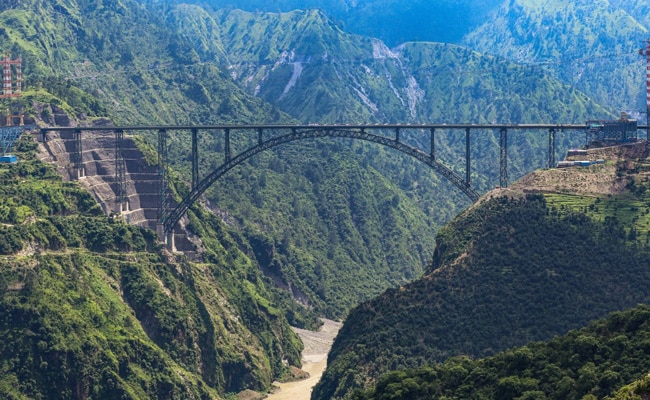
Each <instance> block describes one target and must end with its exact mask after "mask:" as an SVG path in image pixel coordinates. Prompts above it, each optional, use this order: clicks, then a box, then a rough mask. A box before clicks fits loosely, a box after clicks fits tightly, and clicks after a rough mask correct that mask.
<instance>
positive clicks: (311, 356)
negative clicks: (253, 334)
mask: <svg viewBox="0 0 650 400" xmlns="http://www.w3.org/2000/svg"><path fill="white" fill-rule="evenodd" d="M323 322H324V324H323V326H322V327H321V328H320V330H319V331H318V332H312V331H307V330H304V329H297V328H294V330H295V331H296V333H298V335H299V336H300V338H301V339H302V342H303V343H304V345H305V349H304V350H303V351H302V370H303V371H305V372H308V373H309V378H307V379H304V380H301V381H297V382H287V383H276V386H278V387H279V388H280V389H279V390H278V391H277V392H275V393H273V394H270V395H269V396H268V397H267V400H309V397H310V396H311V390H312V388H313V387H314V386H315V385H316V383H318V381H319V380H320V378H321V376H322V375H323V372H324V371H325V367H326V366H327V353H328V352H329V350H330V348H331V347H332V342H333V341H334V338H335V337H336V334H337V333H338V331H339V329H341V323H340V322H335V321H330V320H323Z"/></svg>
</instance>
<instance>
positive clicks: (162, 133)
mask: <svg viewBox="0 0 650 400" xmlns="http://www.w3.org/2000/svg"><path fill="white" fill-rule="evenodd" d="M167 178H168V176H167V131H166V130H164V129H161V130H159V131H158V222H160V223H162V222H164V221H163V218H164V217H165V216H166V215H167V211H168V210H167V207H166V206H167V204H168V202H167V192H168V190H167V188H168V186H167V182H168V180H167Z"/></svg>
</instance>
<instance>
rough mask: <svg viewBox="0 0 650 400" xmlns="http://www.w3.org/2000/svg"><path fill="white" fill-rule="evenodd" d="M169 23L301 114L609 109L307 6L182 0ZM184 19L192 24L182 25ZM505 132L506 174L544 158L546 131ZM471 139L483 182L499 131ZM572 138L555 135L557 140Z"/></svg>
mask: <svg viewBox="0 0 650 400" xmlns="http://www.w3.org/2000/svg"><path fill="white" fill-rule="evenodd" d="M199 16H200V17H199ZM210 18H211V19H212V22H211V23H210V24H203V25H205V26H210V27H213V28H210V29H203V30H202V29H199V28H200V26H197V24H191V21H193V20H195V19H200V20H209V19H210ZM172 22H173V23H174V24H176V25H177V26H178V27H179V30H180V31H181V32H185V34H186V35H187V36H188V37H189V38H195V40H197V41H199V42H201V43H216V46H217V47H218V48H224V49H225V51H226V52H227V54H228V57H227V62H228V68H229V70H230V71H231V74H232V76H233V78H234V79H235V81H236V82H237V83H238V84H239V85H240V86H241V87H242V88H244V89H245V90H246V91H247V92H248V93H250V94H254V95H256V96H259V97H261V98H264V99H265V100H267V101H268V102H270V103H273V104H275V105H277V106H278V107H279V108H281V109H282V110H283V111H285V112H287V113H289V114H291V115H293V116H295V117H296V118H298V119H300V120H302V121H303V122H305V123H315V122H317V123H326V122H329V123H332V122H334V123H360V122H390V123H407V122H413V123H427V122H435V123H442V122H445V123H458V122H466V123H491V122H498V123H548V122H558V123H583V122H584V121H585V120H587V119H596V118H606V117H608V116H610V114H608V112H607V111H606V110H605V109H603V108H602V107H601V106H599V105H598V104H596V103H594V102H593V101H592V100H590V99H589V98H588V97H586V96H585V95H584V94H583V93H580V92H579V91H576V90H575V89H573V88H572V87H570V86H567V85H565V84H562V83H560V82H559V81H558V80H556V79H553V78H550V77H549V76H547V75H545V74H544V72H543V71H542V70H541V69H540V68H538V67H526V66H521V65H517V64H514V63H511V62H507V61H505V60H504V59H500V58H496V57H491V56H484V55H481V54H479V53H476V52H475V51H472V50H470V49H467V48H464V47H460V46H455V45H447V44H440V43H406V44H404V45H401V46H399V47H397V48H394V49H389V48H388V47H387V46H386V45H385V44H383V43H382V42H381V41H379V40H376V39H370V38H366V37H361V36H355V35H350V34H347V33H345V32H342V31H341V30H340V29H339V28H338V27H336V26H335V25H334V24H333V23H332V22H331V20H329V19H327V18H326V17H325V15H324V14H323V13H321V12H319V11H315V10H312V11H293V12H290V13H284V14H274V13H247V12H243V11H239V10H230V11H227V10H221V11H218V12H217V13H213V14H211V13H210V12H208V11H206V10H204V9H202V8H200V7H198V6H184V7H178V8H176V9H175V12H174V13H173V18H172ZM188 26H191V27H192V29H189V30H185V29H188V28H187V27H188ZM214 27H221V30H219V31H217V30H215V28H214ZM242 27H245V28H242ZM213 51H217V48H215V49H213ZM450 136H451V137H450ZM440 138H441V139H440V141H439V143H438V145H437V146H438V149H437V151H438V152H439V153H440V156H441V157H440V158H441V159H442V160H449V161H447V162H448V163H449V164H451V165H453V164H454V163H455V160H458V159H460V157H462V154H461V152H460V151H459V147H458V146H455V147H454V138H453V135H440ZM512 139H513V141H512V145H511V147H510V149H511V153H510V156H511V163H510V165H511V166H512V167H511V168H512V170H513V171H512V172H511V176H513V177H515V178H517V177H519V176H521V175H523V174H524V173H525V172H526V171H530V170H531V169H534V168H538V167H541V166H543V165H544V161H545V160H544V155H543V152H541V151H537V150H538V149H541V148H545V146H546V143H545V138H543V137H542V136H535V135H521V136H513V137H512ZM412 140H417V138H413V139H412ZM476 140H477V141H478V142H480V144H479V145H478V146H477V147H476V148H477V149H478V148H480V149H481V151H480V152H479V151H476V152H475V154H474V155H473V156H474V159H475V160H477V170H481V171H492V173H488V174H487V175H486V174H477V176H476V177H475V180H474V183H475V185H476V186H477V187H478V188H479V189H481V190H487V189H488V188H491V187H494V186H495V185H496V184H497V182H498V179H497V176H496V174H494V172H495V171H498V168H495V166H496V165H497V164H496V163H498V145H497V139H496V138H495V136H494V133H493V132H481V134H480V135H478V137H477V138H476ZM578 143H579V141H578V140H573V141H572V142H571V141H570V140H567V139H566V138H565V137H563V139H562V143H560V147H561V148H563V149H564V148H567V146H575V145H577V144H578ZM461 147H462V146H461ZM375 158H376V161H373V160H370V163H371V165H373V166H375V167H376V168H377V169H378V170H379V171H382V172H383V171H386V172H387V173H388V172H390V175H395V174H396V173H399V172H398V171H399V170H400V169H402V168H403V166H402V165H395V163H394V162H392V163H391V162H386V161H385V160H386V157H375ZM411 168H412V167H411ZM415 178H416V179H417V180H421V181H422V184H421V185H420V186H421V187H424V188H427V189H426V190H423V191H422V192H423V193H426V192H428V193H431V192H433V191H434V190H435V189H434V188H435V187H436V186H437V183H436V182H431V181H430V180H428V179H427V177H426V176H425V174H418V175H417V176H416V177H415ZM398 179H400V180H401V179H402V178H401V177H400V178H398ZM429 185H431V186H429Z"/></svg>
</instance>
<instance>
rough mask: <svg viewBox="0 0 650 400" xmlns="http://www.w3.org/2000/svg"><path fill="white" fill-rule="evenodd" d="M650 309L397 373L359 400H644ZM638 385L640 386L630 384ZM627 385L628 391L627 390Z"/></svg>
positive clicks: (639, 309) (358, 397)
mask: <svg viewBox="0 0 650 400" xmlns="http://www.w3.org/2000/svg"><path fill="white" fill-rule="evenodd" d="M648 332H650V308H649V307H648V306H645V305H644V306H638V307H636V308H633V309H631V310H629V311H625V312H616V313H613V314H612V315H610V316H609V317H608V318H607V319H604V320H599V321H596V322H593V323H591V324H589V326H588V327H587V328H584V329H580V330H575V331H571V332H569V333H568V334H567V335H564V336H560V337H555V338H553V339H551V340H550V341H548V342H536V343H531V344H529V345H527V346H524V347H520V348H515V349H512V350H508V351H506V352H503V353H499V354H497V355H495V356H493V357H488V358H485V359H481V360H471V359H470V358H467V357H458V358H453V359H450V360H448V361H446V362H444V363H443V364H438V365H432V366H427V367H422V368H419V369H413V370H405V371H399V372H391V373H388V374H386V375H384V376H382V377H381V378H380V379H379V382H378V383H377V385H376V387H375V388H374V389H373V390H372V391H369V392H367V393H365V394H361V393H360V394H357V395H355V396H353V397H354V398H356V399H368V400H369V399H377V400H379V399H386V400H387V399H392V400H399V399H403V400H419V399H422V400H425V399H426V400H430V399H438V398H439V399H442V398H444V399H459V400H460V399H470V398H488V399H503V400H508V399H531V400H532V399H557V400H571V399H602V398H608V399H620V400H623V399H630V400H631V399H643V398H646V397H647V396H648V393H649V390H648V389H649V388H648V385H647V381H648V378H647V377H646V375H647V373H648V371H649V370H650V357H649V354H650V352H649V350H650V349H649V348H648V346H649V345H650V342H649V341H648V339H649V337H648ZM635 380H638V381H639V382H635V383H634V384H630V385H628V383H630V382H632V381H635ZM622 386H625V387H624V388H622V389H619V388H621V387H622Z"/></svg>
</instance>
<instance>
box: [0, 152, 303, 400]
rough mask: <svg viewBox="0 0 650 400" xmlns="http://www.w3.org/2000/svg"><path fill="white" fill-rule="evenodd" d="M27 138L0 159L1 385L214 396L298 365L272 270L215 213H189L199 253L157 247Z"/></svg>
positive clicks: (103, 393)
mask: <svg viewBox="0 0 650 400" xmlns="http://www.w3.org/2000/svg"><path fill="white" fill-rule="evenodd" d="M35 146H36V144H35V143H32V142H31V141H29V140H28V139H26V140H23V141H21V142H20V143H19V146H18V148H17V151H18V156H19V157H20V162H19V163H18V164H15V165H7V164H4V165H1V166H0V180H1V181H2V188H1V189H0V190H1V192H2V196H0V224H1V225H0V230H1V231H0V254H2V255H0V266H1V268H0V292H1V293H2V297H1V299H0V321H1V324H0V337H2V341H1V345H0V376H1V378H0V396H1V397H3V398H51V399H54V398H57V399H58V398H62V397H63V398H89V397H97V398H121V397H127V398H133V399H140V398H142V399H145V398H170V399H171V398H182V397H186V396H190V397H193V398H214V397H215V396H216V394H217V393H220V394H225V393H228V392H238V391H241V390H244V389H256V390H261V391H263V390H265V389H266V388H268V387H269V386H270V384H271V383H272V382H273V380H275V379H279V378H281V377H282V376H283V375H284V374H286V373H287V371H288V370H287V366H286V365H285V363H289V364H291V365H299V364H300V351H301V348H302V346H301V343H300V341H299V340H298V338H297V336H295V334H294V333H293V332H292V331H291V329H290V327H289V325H288V323H287V320H286V319H285V317H284V313H283V311H282V310H281V309H279V308H278V305H277V304H276V301H275V299H276V298H277V297H276V295H275V294H274V293H273V292H272V291H270V290H269V289H267V285H268V284H269V283H270V282H268V281H266V280H265V278H264V277H263V275H262V273H261V272H260V270H259V266H258V265H257V264H256V263H254V262H253V261H251V259H250V258H249V257H248V256H246V254H245V253H244V251H249V249H248V248H247V247H245V246H244V245H243V244H240V243H239V242H240V240H239V239H240V238H239V237H238V236H232V235H231V233H230V232H229V231H228V228H227V227H226V226H225V225H224V224H223V222H221V221H220V220H218V219H216V218H215V217H214V216H210V215H202V218H201V219H200V220H197V221H195V222H194V223H195V225H196V227H197V230H200V231H201V233H202V235H203V236H204V237H205V240H204V245H205V246H206V249H207V250H206V251H207V252H208V255H209V257H207V258H208V259H207V260H206V262H204V263H199V264H197V263H190V262H188V261H187V260H185V259H184V258H183V257H178V258H176V257H173V256H170V255H169V254H165V253H164V252H163V251H162V249H161V247H160V245H159V244H157V243H156V237H155V234H154V232H152V231H148V230H143V229H141V228H137V227H134V226H129V225H127V224H126V223H124V222H123V221H122V220H120V219H113V218H110V217H107V216H104V215H102V212H101V208H100V207H99V206H98V205H97V204H96V203H95V201H94V199H92V197H91V196H90V194H88V193H87V192H86V191H84V190H82V189H81V188H80V186H79V185H78V184H76V183H66V182H63V181H62V180H61V178H60V177H59V176H58V175H56V173H55V172H54V170H53V169H52V168H51V167H49V166H46V165H44V164H42V163H41V162H39V161H37V160H35V159H34V157H35V155H34V149H35ZM195 212H201V209H200V208H198V207H197V208H196V209H195ZM203 213H204V214H206V213H205V211H203ZM235 234H236V232H235ZM280 301H281V299H280ZM296 318H298V317H296Z"/></svg>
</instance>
